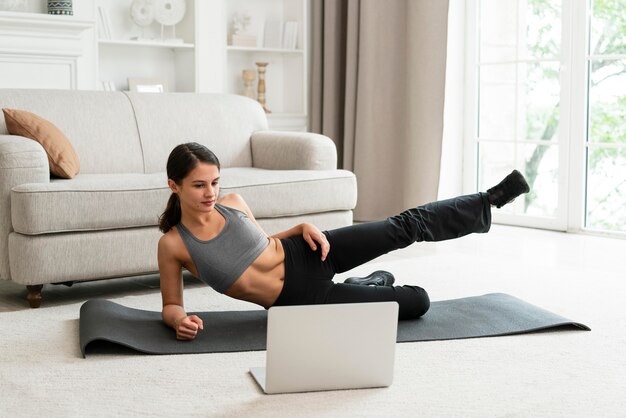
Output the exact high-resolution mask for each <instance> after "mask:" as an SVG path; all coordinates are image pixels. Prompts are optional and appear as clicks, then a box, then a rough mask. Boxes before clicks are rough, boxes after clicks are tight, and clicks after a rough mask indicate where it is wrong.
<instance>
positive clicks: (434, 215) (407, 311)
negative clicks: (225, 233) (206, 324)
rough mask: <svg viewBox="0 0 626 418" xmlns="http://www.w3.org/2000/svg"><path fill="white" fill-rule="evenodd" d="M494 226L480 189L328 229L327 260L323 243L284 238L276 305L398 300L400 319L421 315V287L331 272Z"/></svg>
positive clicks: (424, 301) (425, 301)
mask: <svg viewBox="0 0 626 418" xmlns="http://www.w3.org/2000/svg"><path fill="white" fill-rule="evenodd" d="M490 226H491V206H490V204H489V200H488V195H487V193H476V194H471V195H466V196H460V197H456V198H453V199H448V200H442V201H439V202H433V203H428V204H426V205H423V206H418V207H417V208H414V209H409V210H406V211H404V212H402V213H400V214H399V215H396V216H392V217H389V218H387V219H385V220H384V221H377V222H368V223H363V224H356V225H351V226H347V227H344V228H338V229H333V230H330V231H324V234H325V235H326V237H327V239H328V242H329V243H330V252H329V253H328V256H327V257H326V260H325V261H321V253H320V248H319V245H318V249H317V251H312V250H311V247H309V245H308V244H307V243H306V241H305V240H304V238H302V236H293V237H289V238H285V239H282V240H281V242H282V244H283V249H284V251H285V283H284V285H283V289H282V292H281V293H280V295H279V296H278V299H277V300H276V302H275V303H274V306H284V305H311V304H322V303H355V302H386V301H396V302H398V304H399V305H400V310H399V315H398V316H399V319H410V318H418V317H420V316H422V315H424V314H425V313H426V311H428V308H429V307H430V299H429V297H428V294H427V293H426V291H425V290H424V289H422V288H421V287H418V286H408V285H407V286H363V285H356V284H347V283H335V282H333V281H332V279H333V276H334V275H335V274H336V273H343V272H345V271H348V270H350V269H352V268H354V267H356V266H359V265H361V264H363V263H366V262H368V261H370V260H373V259H374V258H376V257H378V256H381V255H383V254H386V253H388V252H390V251H393V250H397V249H399V248H404V247H407V246H408V245H410V244H412V243H413V242H416V241H443V240H446V239H451V238H458V237H462V236H464V235H467V234H470V233H472V232H487V231H489V227H490Z"/></svg>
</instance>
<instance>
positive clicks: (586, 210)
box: [466, 0, 626, 232]
mask: <svg viewBox="0 0 626 418" xmlns="http://www.w3.org/2000/svg"><path fill="white" fill-rule="evenodd" d="M625 8H626V0H589V1H588V2H585V1H582V0H580V1H578V0H476V1H474V2H471V3H470V5H469V9H468V14H467V16H468V28H469V29H470V33H469V34H470V36H468V42H469V45H468V50H469V51H473V52H474V53H473V54H469V57H470V58H469V59H468V61H467V64H468V67H467V80H469V83H470V87H471V88H470V89H469V90H468V91H469V101H468V103H469V108H470V111H469V112H467V113H466V114H467V115H468V118H469V120H468V122H467V128H468V129H467V132H468V133H469V137H468V138H466V141H467V144H468V145H469V146H467V147H466V150H468V151H467V154H468V155H467V158H466V165H468V166H469V167H470V170H469V172H471V173H473V174H475V182H474V184H473V186H474V187H476V188H477V189H478V190H485V189H487V188H488V187H490V186H491V185H493V184H496V183H497V182H498V181H499V180H500V179H501V178H502V177H504V176H505V175H506V174H507V173H508V172H510V170H511V169H513V168H518V169H520V171H522V172H523V173H524V175H525V176H526V178H527V180H528V182H529V184H530V186H531V192H530V193H528V194H526V195H524V196H523V197H520V198H518V199H517V201H516V202H514V203H513V204H511V205H507V206H506V207H505V208H503V210H502V212H500V211H499V213H498V214H497V217H496V216H494V220H495V221H500V222H506V223H513V224H519V225H527V226H535V227H545V228H553V229H563V230H564V229H570V230H579V229H588V230H600V231H610V232H626V126H624V125H625V124H624V123H623V121H624V120H626V17H625V16H624V14H623V13H622V10H624V9H625ZM466 172H468V171H466Z"/></svg>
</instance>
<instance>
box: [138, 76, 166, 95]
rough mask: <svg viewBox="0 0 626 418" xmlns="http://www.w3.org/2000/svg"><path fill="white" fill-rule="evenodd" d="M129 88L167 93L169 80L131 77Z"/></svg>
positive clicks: (144, 91)
mask: <svg viewBox="0 0 626 418" xmlns="http://www.w3.org/2000/svg"><path fill="white" fill-rule="evenodd" d="M128 90H130V91H135V92H138V93H166V92H167V91H168V87H167V81H165V80H163V79H159V78H141V77H129V78H128Z"/></svg>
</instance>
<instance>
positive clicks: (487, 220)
mask: <svg viewBox="0 0 626 418" xmlns="http://www.w3.org/2000/svg"><path fill="white" fill-rule="evenodd" d="M490 227H491V205H490V203H489V197H488V194H487V193H475V194H471V195H466V196H459V197H455V198H452V199H447V200H442V201H438V202H432V203H427V204H425V205H422V206H418V207H416V208H413V209H409V210H406V211H404V212H402V213H400V214H398V215H396V216H392V217H389V218H387V219H385V220H384V221H377V222H368V223H363V224H356V225H351V226H347V227H343V228H338V229H333V230H330V231H326V232H325V234H326V236H327V238H328V242H329V243H330V252H329V254H328V261H329V262H330V263H331V264H332V266H333V269H334V271H335V272H336V273H342V272H344V271H347V270H350V269H352V268H354V267H356V266H359V265H361V264H364V263H366V262H368V261H370V260H372V259H374V258H376V257H379V256H381V255H383V254H386V253H388V252H390V251H393V250H397V249H399V248H404V247H407V246H408V245H410V244H412V243H414V242H416V241H443V240H447V239H451V238H459V237H462V236H464V235H467V234H470V233H474V232H477V233H482V232H487V231H489V228H490Z"/></svg>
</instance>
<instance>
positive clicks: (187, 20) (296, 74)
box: [0, 0, 310, 130]
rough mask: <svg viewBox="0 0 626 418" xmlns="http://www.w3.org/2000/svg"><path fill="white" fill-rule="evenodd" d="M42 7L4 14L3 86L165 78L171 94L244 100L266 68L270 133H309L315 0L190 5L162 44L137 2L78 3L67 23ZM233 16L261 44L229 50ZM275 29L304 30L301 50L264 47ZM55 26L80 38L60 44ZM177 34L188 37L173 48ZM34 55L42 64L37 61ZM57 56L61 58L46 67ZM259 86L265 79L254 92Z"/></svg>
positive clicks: (222, 0)
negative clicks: (243, 18)
mask: <svg viewBox="0 0 626 418" xmlns="http://www.w3.org/2000/svg"><path fill="white" fill-rule="evenodd" d="M37 1H38V2H39V3H38V7H37V11H31V10H29V11H25V12H21V13H17V12H0V18H2V19H3V24H2V25H1V26H2V27H0V32H2V33H3V39H4V41H3V42H1V43H0V49H1V50H2V51H0V54H2V53H5V55H6V57H5V58H3V62H2V63H1V64H2V65H4V67H3V70H4V73H7V72H8V71H11V73H10V77H5V78H7V80H5V84H8V85H13V86H22V85H24V86H45V87H51V86H52V87H58V88H78V89H85V90H87V89H96V90H98V89H104V85H103V82H112V84H113V85H114V88H115V89H116V90H127V89H128V79H129V78H142V79H153V80H162V81H164V82H165V83H166V84H167V87H168V90H169V91H173V92H216V93H231V94H243V88H244V86H243V80H242V71H243V70H245V69H253V70H256V69H257V66H256V65H255V63H257V62H267V63H268V66H267V70H266V77H265V82H266V107H267V108H268V109H269V110H270V111H271V113H268V115H267V116H268V120H269V123H270V128H271V129H279V130H307V128H308V86H309V74H308V59H309V58H308V57H309V37H308V32H309V27H308V26H309V23H308V21H309V2H310V0H186V1H185V4H186V12H185V16H184V18H183V19H182V21H181V22H180V23H178V24H177V25H176V26H175V33H174V32H173V30H172V27H165V28H164V31H163V36H162V35H161V33H162V32H161V26H160V25H159V24H158V23H156V22H154V23H152V24H151V25H150V26H148V27H146V28H143V29H142V27H140V26H138V25H137V24H136V23H135V22H134V21H133V19H132V18H131V5H132V4H133V1H132V0H85V1H82V0H81V2H80V3H79V2H77V1H75V2H74V4H75V6H76V7H75V8H74V12H75V13H74V16H65V17H59V16H50V15H47V14H44V13H45V12H44V11H45V1H44V0H37ZM79 6H80V7H79ZM100 8H103V9H104V10H106V15H107V16H108V19H106V20H107V21H108V27H109V36H104V34H103V31H102V28H101V26H102V25H101V24H100ZM235 13H240V14H241V13H246V14H247V15H248V16H250V24H249V25H248V26H247V27H246V28H245V31H243V33H247V34H250V35H253V36H255V37H256V45H255V46H245V47H244V46H234V45H229V40H230V38H231V35H232V33H233V16H234V14H235ZM268 22H280V23H279V26H276V27H279V28H280V29H281V32H282V31H283V30H284V27H283V26H282V25H283V24H284V23H286V22H296V26H297V31H296V32H297V36H296V42H295V45H293V44H292V45H288V46H290V48H283V47H282V46H283V44H278V45H272V46H271V47H266V46H264V45H266V43H265V42H264V34H265V25H266V23H268ZM7 25H8V26H7ZM5 26H6V27H5ZM57 27H63V28H65V27H67V28H69V29H67V30H70V29H71V30H74V29H77V31H76V32H77V33H76V34H71V35H66V34H63V36H57V35H56V32H58V30H57V29H56V28H57ZM18 29H19V30H18ZM63 30H66V29H63ZM31 32H32V33H31ZM33 33H34V34H37V35H38V36H37V37H36V38H35V37H34V35H33ZM174 36H175V37H176V38H180V39H179V40H178V41H176V42H175V41H172V40H171V39H170V38H172V37H174ZM133 38H135V39H133ZM137 38H139V40H138V39H137ZM65 44H71V45H68V46H65ZM15 45H19V47H16V46H15ZM59 45H62V46H63V48H61V49H59ZM285 46H287V45H285ZM294 46H295V47H294ZM33 49H34V50H36V52H37V53H38V54H39V55H40V56H42V57H44V58H37V59H34V58H32V57H31V55H32V54H33V52H32V51H31V50H33ZM69 49H71V52H67V51H68V50H69ZM21 51H28V53H26V52H21ZM55 51H56V52H57V55H58V56H55V57H53V58H50V59H48V57H49V56H50V55H52V52H55ZM36 71H39V72H44V73H46V74H48V75H49V77H47V79H46V80H43V81H45V83H44V84H42V80H41V77H39V75H38V74H39V73H37V75H35V76H32V75H29V74H31V73H32V74H35V72H36ZM57 73H59V74H58V77H56V78H54V79H53V77H52V75H54V74H57ZM257 82H258V76H257V80H256V82H255V85H254V90H255V91H257V84H256V83H257Z"/></svg>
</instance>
